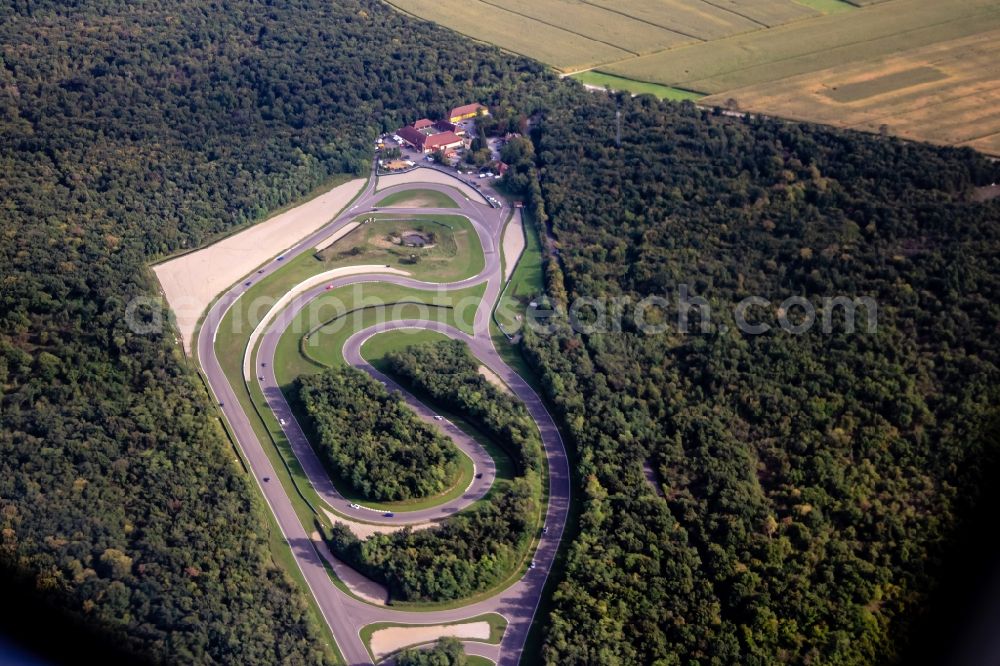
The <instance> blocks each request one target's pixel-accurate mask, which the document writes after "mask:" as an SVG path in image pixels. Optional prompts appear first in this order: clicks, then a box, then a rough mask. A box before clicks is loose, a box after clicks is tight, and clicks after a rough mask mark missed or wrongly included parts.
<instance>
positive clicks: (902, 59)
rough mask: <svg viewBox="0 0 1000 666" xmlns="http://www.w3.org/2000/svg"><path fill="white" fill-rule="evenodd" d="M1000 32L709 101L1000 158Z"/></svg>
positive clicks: (781, 81) (707, 101)
mask: <svg viewBox="0 0 1000 666" xmlns="http://www.w3.org/2000/svg"><path fill="white" fill-rule="evenodd" d="M998 62H1000V28H998V29H994V30H991V31H988V32H984V33H981V34H977V35H973V36H971V37H965V38H960V39H954V40H950V41H947V42H943V43H938V44H932V45H930V46H924V47H921V48H916V49H911V50H908V51H904V52H902V53H899V54H897V55H895V56H892V57H888V58H883V59H879V60H877V61H874V62H857V63H851V64H845V65H841V66H838V67H831V68H827V69H824V70H820V71H817V72H810V73H808V74H803V75H799V76H793V77H789V78H786V79H782V80H780V81H775V82H769V83H764V84H761V85H756V86H748V87H745V88H739V89H736V90H730V91H727V92H726V93H724V94H723V95H718V96H715V97H708V98H705V100H704V102H705V103H707V104H718V105H722V104H724V103H725V101H726V100H727V99H729V98H733V99H736V100H737V102H738V103H739V105H740V108H745V109H752V110H754V111H759V112H762V113H767V114H771V115H776V116H781V117H786V118H793V119H800V120H810V121H817V122H822V123H827V124H830V125H835V126H838V127H846V128H853V129H860V130H865V131H870V132H878V131H880V130H882V129H883V127H884V129H885V130H887V131H888V132H889V133H891V134H894V135H897V136H901V137H904V138H908V139H915V140H921V141H930V142H932V143H939V144H947V145H968V146H972V147H974V148H977V149H979V150H982V151H984V152H990V153H994V154H1000V78H998V76H997V71H996V63H998Z"/></svg>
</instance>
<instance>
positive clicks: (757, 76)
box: [391, 0, 1000, 154]
mask: <svg viewBox="0 0 1000 666" xmlns="http://www.w3.org/2000/svg"><path fill="white" fill-rule="evenodd" d="M391 2H392V4H393V5H395V6H397V7H399V8H400V9H402V10H403V11H407V12H410V13H412V14H416V15H417V16H420V17H422V18H425V19H428V20H431V21H435V22H437V23H440V24H441V25H444V26H447V27H450V28H452V29H454V30H457V31H458V32H462V33H465V34H467V35H470V36H472V37H474V38H476V39H480V40H483V41H487V42H491V43H494V44H497V45H498V46H500V47H502V48H505V49H507V50H510V51H514V52H517V53H520V54H523V55H526V56H528V57H531V58H535V59H536V60H540V61H542V62H544V63H547V64H549V65H551V66H553V67H555V68H556V69H558V70H560V71H562V72H566V73H571V74H572V75H573V77H574V78H577V79H578V80H580V81H581V82H582V83H584V84H585V85H587V86H588V87H591V88H603V87H605V86H608V87H610V88H612V89H614V90H626V91H629V92H632V93H636V94H641V93H651V94H654V95H656V96H657V97H660V98H661V99H671V100H683V99H692V100H695V99H698V98H699V97H700V96H708V97H706V98H705V99H704V100H703V103H704V104H706V105H711V106H720V107H731V106H732V105H733V104H734V103H735V104H736V108H738V109H739V110H741V111H748V112H757V113H763V114H767V115H773V116H777V117H783V118H790V119H794V120H804V121H812V122H822V123H828V124H831V125H836V126H839V127H845V128H854V129H860V130H864V131H872V132H878V131H883V132H888V133H890V134H895V135H897V136H900V137H904V138H907V139H914V140H920V141H929V142H932V143H938V144H946V145H962V146H970V147H972V148H976V149H978V150H981V151H984V152H987V153H992V154H1000V136H998V130H1000V127H998V124H1000V120H998V116H997V112H996V108H997V106H998V102H1000V92H998V86H997V85H995V84H996V82H997V80H998V78H1000V77H998V75H997V72H998V71H1000V69H998V67H997V65H996V63H997V62H998V60H997V55H998V53H997V43H998V42H1000V39H998V38H1000V33H998V32H997V31H998V30H1000V0H630V2H628V3H622V2H619V1H618V0H444V1H443V2H437V1H435V2H431V1H430V0H391ZM543 35H544V37H543Z"/></svg>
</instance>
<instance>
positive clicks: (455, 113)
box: [448, 102, 490, 123]
mask: <svg viewBox="0 0 1000 666" xmlns="http://www.w3.org/2000/svg"><path fill="white" fill-rule="evenodd" d="M488 115H490V110H489V109H488V108H486V107H485V106H483V105H482V104H480V103H478V102H476V103H475V104H466V105H465V106H458V107H455V108H454V109H452V110H451V113H450V114H449V116H448V121H449V122H451V123H458V122H461V121H463V120H468V119H469V118H476V117H477V116H488Z"/></svg>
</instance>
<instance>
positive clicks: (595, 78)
mask: <svg viewBox="0 0 1000 666" xmlns="http://www.w3.org/2000/svg"><path fill="white" fill-rule="evenodd" d="M838 4H839V3H838ZM572 78H574V79H576V80H577V81H579V82H580V83H583V84H585V85H589V86H599V87H601V88H604V87H607V88H611V89H612V90H624V91H626V92H630V93H632V94H633V95H655V96H656V97H657V98H659V99H667V100H671V101H673V102H682V101H684V100H691V101H695V100H699V99H701V98H702V97H704V95H703V94H701V93H698V92H694V91H693V90H684V89H683V88H674V87H671V86H665V85H661V84H659V83H648V82H646V81H636V80H635V79H627V78H625V77H624V76H615V75H614V74H605V73H604V72H595V71H593V70H591V71H589V72H578V73H576V74H573V75H572Z"/></svg>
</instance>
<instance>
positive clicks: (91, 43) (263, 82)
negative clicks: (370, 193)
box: [0, 0, 550, 664]
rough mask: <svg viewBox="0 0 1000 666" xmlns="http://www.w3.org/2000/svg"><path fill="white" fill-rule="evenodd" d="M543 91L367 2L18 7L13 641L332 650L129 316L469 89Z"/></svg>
mask: <svg viewBox="0 0 1000 666" xmlns="http://www.w3.org/2000/svg"><path fill="white" fill-rule="evenodd" d="M549 81H550V78H549V77H548V76H547V75H545V74H543V73H542V69H541V66H539V65H536V64H532V63H528V62H527V61H524V60H516V59H511V58H509V57H506V56H503V55H501V54H500V53H499V51H497V50H495V49H490V48H487V47H484V46H478V45H475V44H470V43H469V42H468V41H465V40H463V39H461V38H459V37H457V36H455V35H452V34H450V33H446V32H444V31H442V30H439V29H436V28H433V27H432V26H429V25H427V24H421V23H415V22H413V21H412V20H410V19H408V18H406V17H404V16H402V15H400V14H398V13H397V12H394V11H392V10H390V9H389V8H387V7H386V6H385V5H382V4H380V3H377V2H374V1H371V0H360V1H354V0H338V1H337V2H319V1H317V0H293V1H292V2H283V3H269V2H254V1H249V0H234V1H231V2H226V3H225V4H224V5H219V4H217V3H211V2H206V1H205V0H181V1H171V2H165V1H158V0H153V1H150V2H143V3H139V4H136V3H130V2H122V1H120V0H93V1H89V2H88V1H85V0H81V1H79V2H72V3H65V2H54V1H45V0H17V1H15V2H8V3H2V5H0V163H2V173H3V176H2V178H0V285H2V286H0V580H2V581H3V582H2V583H0V586H2V588H3V589H4V591H5V595H6V596H5V603H4V607H5V609H6V610H9V611H11V617H10V618H9V619H10V621H11V622H16V623H18V626H19V629H17V631H16V633H17V635H18V636H19V637H26V636H28V634H29V633H31V631H32V627H34V628H35V629H36V630H38V631H40V630H41V629H43V628H44V629H45V636H44V637H42V638H41V639H40V640H42V642H43V645H42V647H46V648H54V649H58V648H59V645H58V644H57V642H55V641H52V640H51V635H53V633H54V634H58V635H63V636H65V635H67V634H66V633H65V631H64V630H63V629H61V628H60V627H61V625H60V622H62V621H63V620H59V618H58V617H57V616H53V614H52V611H51V608H58V609H61V610H62V611H63V612H64V616H63V618H64V620H67V621H68V620H72V621H82V622H83V623H84V625H85V626H88V627H96V628H99V629H100V636H102V637H104V640H105V643H103V645H104V647H107V645H108V644H113V645H114V646H115V647H117V648H119V649H121V650H123V651H125V652H126V653H131V654H138V655H142V656H143V657H144V658H146V659H149V660H153V661H164V662H173V663H177V662H183V663H195V662H198V663H206V662H228V663H242V664H254V663H266V664H272V663H305V662H309V663H317V662H321V661H323V660H324V655H323V653H322V652H321V647H320V645H321V644H320V641H319V635H318V633H317V630H316V627H315V626H314V625H310V623H309V621H308V619H307V615H306V608H305V600H304V597H303V595H302V593H301V592H300V591H298V590H296V589H294V588H292V587H291V585H290V584H289V583H288V582H287V581H286V578H285V577H284V575H283V574H282V572H281V571H280V570H279V569H277V568H276V567H275V566H274V564H273V563H272V562H271V558H270V553H269V549H268V538H269V527H268V522H267V520H266V518H265V513H264V512H265V510H266V509H264V508H263V506H260V505H258V503H257V501H255V500H253V499H252V498H253V497H254V492H253V491H252V490H251V484H250V483H248V480H247V477H246V476H245V475H244V473H243V472H242V470H241V468H240V467H239V466H238V465H237V464H235V463H234V458H235V454H234V451H233V449H232V447H231V445H230V444H229V443H228V442H227V441H226V439H225V435H224V434H223V431H222V429H221V428H220V427H219V425H218V422H217V419H216V417H217V415H216V413H215V411H214V410H213V409H212V406H211V402H210V401H209V399H208V397H207V395H206V393H205V391H204V389H203V387H202V385H201V383H200V381H199V379H198V377H197V375H196V374H195V373H194V372H193V371H192V370H191V369H189V366H188V365H187V364H186V363H185V361H184V359H183V358H182V357H181V356H180V352H179V350H178V348H177V347H176V345H175V340H174V339H173V336H172V335H171V334H170V333H169V332H168V333H166V334H159V333H155V334H137V333H134V332H132V331H131V330H130V329H129V328H128V327H127V326H126V323H125V318H124V316H123V315H124V312H125V308H126V305H127V304H128V303H129V302H130V301H131V299H133V298H135V297H137V296H147V295H151V294H154V293H155V286H154V284H153V282H152V279H151V277H150V273H149V271H148V270H147V268H146V264H147V262H148V261H150V260H152V259H154V258H156V257H159V256H162V255H164V254H166V253H169V252H173V251H176V250H181V249H184V248H191V247H195V246H197V245H200V244H202V243H204V242H206V241H207V240H208V239H210V238H212V237H213V236H215V235H216V234H219V233H221V232H225V231H228V230H231V229H233V228H235V227H237V226H238V225H241V224H243V223H246V222H250V221H254V220H258V219H260V217H261V216H262V215H264V214H265V212H266V211H268V210H272V209H274V208H277V207H279V206H281V205H284V204H286V203H289V202H290V201H292V200H294V199H295V198H296V197H299V196H300V195H303V194H305V193H307V192H309V191H311V190H313V189H314V188H315V187H317V186H318V185H320V184H322V183H323V182H325V181H327V180H328V179H329V178H330V177H331V176H332V175H335V174H338V173H350V174H363V173H367V170H368V165H369V158H370V150H369V146H370V145H371V144H370V142H371V139H372V138H373V137H374V136H375V134H376V133H377V132H379V131H380V130H383V129H388V128H394V127H398V126H399V125H400V124H402V123H403V122H404V121H410V120H413V119H414V118H417V117H422V116H425V115H431V116H439V115H441V114H442V113H443V112H444V111H445V110H446V109H449V108H451V107H453V106H455V105H457V104H460V103H465V102H468V101H473V100H482V101H486V102H489V103H491V104H493V105H494V107H495V108H496V109H497V110H498V112H500V111H502V110H503V109H505V108H506V109H510V108H513V107H515V106H516V107H519V108H525V109H527V110H529V112H530V109H531V108H532V107H533V106H537V104H538V103H539V102H538V101H537V100H539V99H541V95H540V92H542V91H544V87H545V86H548V85H549ZM155 314H158V312H151V313H150V315H151V316H153V315H155ZM27 597H30V601H32V602H37V603H36V606H37V608H38V612H37V614H35V615H32V614H31V613H32V612H33V611H31V609H32V608H35V607H36V606H30V605H27V603H26V601H27V599H26V598H27ZM22 599H25V603H22V601H21V600H22ZM14 616H16V617H14ZM5 618H6V616H5ZM42 618H44V620H43V619H42ZM75 645H77V646H79V645H82V643H76V644H75ZM129 661H133V662H134V661H135V658H134V657H132V658H130V659H129Z"/></svg>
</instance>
